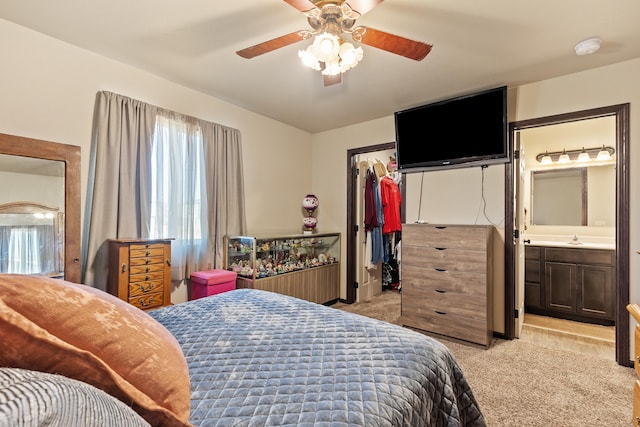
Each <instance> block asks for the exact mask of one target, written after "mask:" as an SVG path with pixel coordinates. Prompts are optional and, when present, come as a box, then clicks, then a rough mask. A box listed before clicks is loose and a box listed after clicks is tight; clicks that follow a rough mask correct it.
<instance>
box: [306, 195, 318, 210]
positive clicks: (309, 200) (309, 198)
mask: <svg viewBox="0 0 640 427" xmlns="http://www.w3.org/2000/svg"><path fill="white" fill-rule="evenodd" d="M319 204H320V202H319V201H318V198H317V197H316V196H315V195H313V194H307V195H306V196H304V199H303V200H302V207H303V208H305V209H306V210H307V212H313V211H315V210H316V209H318V205H319Z"/></svg>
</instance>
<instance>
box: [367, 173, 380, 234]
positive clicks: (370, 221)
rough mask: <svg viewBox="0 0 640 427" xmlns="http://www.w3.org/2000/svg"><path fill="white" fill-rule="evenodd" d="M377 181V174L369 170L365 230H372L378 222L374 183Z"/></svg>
mask: <svg viewBox="0 0 640 427" xmlns="http://www.w3.org/2000/svg"><path fill="white" fill-rule="evenodd" d="M375 181H376V175H375V174H374V173H373V172H371V170H367V178H366V181H365V186H364V230H365V231H371V230H372V229H373V228H374V227H377V226H378V225H379V224H378V214H377V213H376V206H375V202H374V199H373V185H374V183H375Z"/></svg>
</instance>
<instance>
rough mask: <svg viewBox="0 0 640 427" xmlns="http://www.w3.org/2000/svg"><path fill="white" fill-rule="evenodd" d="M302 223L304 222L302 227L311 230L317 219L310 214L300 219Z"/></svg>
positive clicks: (314, 226)
mask: <svg viewBox="0 0 640 427" xmlns="http://www.w3.org/2000/svg"><path fill="white" fill-rule="evenodd" d="M302 223H303V224H304V228H306V229H307V230H313V229H314V228H316V225H318V219H317V218H315V217H312V216H307V217H304V218H303V219H302Z"/></svg>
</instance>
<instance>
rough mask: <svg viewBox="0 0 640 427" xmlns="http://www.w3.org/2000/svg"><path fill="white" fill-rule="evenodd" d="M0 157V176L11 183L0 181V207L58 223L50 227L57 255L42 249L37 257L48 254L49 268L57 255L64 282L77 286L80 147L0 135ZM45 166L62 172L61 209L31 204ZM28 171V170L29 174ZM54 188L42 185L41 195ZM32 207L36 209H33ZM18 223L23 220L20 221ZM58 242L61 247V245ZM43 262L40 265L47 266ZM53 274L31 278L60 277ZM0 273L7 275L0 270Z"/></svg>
mask: <svg viewBox="0 0 640 427" xmlns="http://www.w3.org/2000/svg"><path fill="white" fill-rule="evenodd" d="M0 154H1V155H2V159H1V160H2V162H1V163H3V164H4V166H0V173H5V174H9V175H7V176H11V179H3V180H2V181H1V182H2V184H1V185H2V186H3V188H2V190H1V191H0V193H2V194H3V195H4V197H5V199H3V200H2V203H3V204H6V205H8V206H11V205H13V207H11V208H9V210H12V209H13V210H22V211H25V210H26V211H27V212H28V211H29V210H34V209H35V210H38V212H32V213H31V214H35V213H37V214H38V215H44V216H45V217H46V216H47V215H46V214H47V212H48V213H50V214H52V216H53V217H54V218H57V220H58V221H59V223H55V222H54V221H53V222H52V227H54V229H53V232H56V231H57V232H58V233H59V240H58V242H59V243H60V244H61V245H62V248H61V249H60V250H59V251H56V250H55V249H54V250H53V252H49V250H48V249H43V250H42V251H41V253H40V255H42V256H45V255H46V254H47V253H51V254H52V255H51V256H52V257H53V258H52V260H51V263H52V264H50V265H53V266H55V263H56V255H55V254H56V253H57V254H58V255H57V262H58V263H60V264H62V265H59V269H60V270H61V271H64V279H65V280H68V281H70V282H76V283H79V282H80V273H81V266H80V147H78V146H75V145H67V144H60V143H56V142H51V141H45V140H40V139H33V138H25V137H20V136H15V135H8V134H2V133H0ZM38 159H39V160H42V161H44V163H39V160H38ZM34 162H36V163H35V164H36V165H37V167H36V169H39V170H38V171H34V170H33V165H34ZM47 165H50V166H51V167H52V168H53V169H56V168H59V169H60V170H62V171H63V172H62V174H63V181H64V184H63V185H62V187H61V188H62V189H61V190H60V191H63V192H64V194H63V195H62V196H61V197H60V203H59V205H61V206H57V205H58V203H56V204H54V205H53V206H52V203H42V202H39V201H38V200H34V199H35V198H36V197H35V196H33V194H36V193H37V192H36V191H35V190H38V191H40V193H42V190H43V188H34V187H38V186H40V187H42V186H43V184H42V178H43V177H42V175H43V174H45V172H44V169H46V168H48V166H47ZM29 168H31V170H30V171H29ZM36 172H37V173H36ZM30 186H31V187H30ZM55 186H57V184H51V186H50V187H49V185H48V184H47V185H45V186H44V190H46V191H45V193H46V192H47V191H51V192H54V191H55V190H54V188H53V187H55ZM53 197H55V196H53ZM7 198H11V200H7ZM25 202H27V203H25ZM34 205H35V206H39V207H37V208H35V207H34ZM54 212H55V213H54ZM16 214H19V213H16ZM3 215H8V214H3ZM22 221H23V222H24V221H26V220H25V219H23V220H22ZM23 237H24V236H23ZM25 238H26V237H25ZM62 242H64V243H63V244H62ZM15 253H17V252H15ZM16 262H17V261H16ZM22 262H24V261H22ZM47 262H48V261H47ZM47 262H45V263H44V265H49V264H47ZM15 268H17V267H14V269H15ZM47 268H48V267H47ZM47 268H45V269H47ZM34 269H35V268H34ZM53 270H55V268H53V269H52V270H51V271H46V272H44V271H41V272H39V273H33V274H47V275H51V276H54V277H58V276H60V275H61V274H56V272H55V271H53ZM2 272H3V273H5V272H8V271H4V270H3V271H2Z"/></svg>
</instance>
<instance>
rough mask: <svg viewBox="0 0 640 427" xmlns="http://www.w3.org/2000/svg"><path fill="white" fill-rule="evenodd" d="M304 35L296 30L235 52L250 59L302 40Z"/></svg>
mask: <svg viewBox="0 0 640 427" xmlns="http://www.w3.org/2000/svg"><path fill="white" fill-rule="evenodd" d="M304 39H305V37H304V35H302V34H301V31H296V32H294V33H290V34H287V35H284V36H280V37H276V38H275V39H271V40H268V41H266V42H262V43H258V44H257V45H254V46H251V47H247V48H245V49H242V50H239V51H237V52H236V53H237V54H238V55H240V56H242V57H243V58H247V59H251V58H255V57H256V56H259V55H262V54H264V53H269V52H271V51H273V50H276V49H280V48H281V47H285V46H289V45H290V44H293V43H296V42H299V41H301V40H304Z"/></svg>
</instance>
